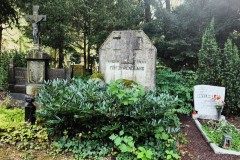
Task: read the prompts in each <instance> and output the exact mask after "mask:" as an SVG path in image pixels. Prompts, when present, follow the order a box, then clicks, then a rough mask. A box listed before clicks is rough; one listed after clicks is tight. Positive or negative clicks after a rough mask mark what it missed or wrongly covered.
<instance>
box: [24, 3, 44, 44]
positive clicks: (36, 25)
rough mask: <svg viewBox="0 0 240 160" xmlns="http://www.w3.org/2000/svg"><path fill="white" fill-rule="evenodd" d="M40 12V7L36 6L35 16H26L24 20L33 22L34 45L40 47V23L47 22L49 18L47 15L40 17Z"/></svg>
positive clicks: (34, 9)
mask: <svg viewBox="0 0 240 160" xmlns="http://www.w3.org/2000/svg"><path fill="white" fill-rule="evenodd" d="M38 10H39V6H38V5H34V6H33V15H26V16H25V17H24V18H25V20H26V21H27V22H31V23H32V27H33V32H32V36H33V43H34V45H37V46H38V47H39V39H40V38H39V37H40V22H42V21H46V20H47V16H46V15H38Z"/></svg>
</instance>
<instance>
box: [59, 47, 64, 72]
mask: <svg viewBox="0 0 240 160" xmlns="http://www.w3.org/2000/svg"><path fill="white" fill-rule="evenodd" d="M58 52H59V53H58V55H59V59H58V68H63V61H64V55H63V47H59V48H58Z"/></svg>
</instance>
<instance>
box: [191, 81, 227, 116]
mask: <svg viewBox="0 0 240 160" xmlns="http://www.w3.org/2000/svg"><path fill="white" fill-rule="evenodd" d="M214 95H220V96H221V98H222V100H223V101H224V98H225V87H218V86H210V85H197V86H194V109H195V110H196V111H198V118H201V119H217V109H216V108H215V106H214V102H213V101H212V100H211V99H212V98H213V97H214Z"/></svg>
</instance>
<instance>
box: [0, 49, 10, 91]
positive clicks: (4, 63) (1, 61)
mask: <svg viewBox="0 0 240 160" xmlns="http://www.w3.org/2000/svg"><path fill="white" fill-rule="evenodd" d="M9 59H10V57H9V55H8V54H5V53H2V54H1V55H0V73H1V74H0V90H3V91H5V90H7V88H8V67H9Z"/></svg>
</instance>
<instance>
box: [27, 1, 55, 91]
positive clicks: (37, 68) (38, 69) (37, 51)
mask: <svg viewBox="0 0 240 160" xmlns="http://www.w3.org/2000/svg"><path fill="white" fill-rule="evenodd" d="M38 10H39V6H37V5H35V6H33V15H27V16H25V20H26V21H28V22H31V23H32V27H33V47H32V50H31V51H30V53H29V54H28V55H27V57H26V59H27V85H26V93H27V94H28V95H32V96H34V95H35V94H36V92H37V90H38V89H39V87H41V85H42V83H43V82H44V80H46V79H47V77H46V75H47V73H46V72H47V68H48V62H49V59H50V57H49V56H48V54H47V53H45V52H44V51H42V50H41V48H40V22H42V21H46V15H38Z"/></svg>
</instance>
